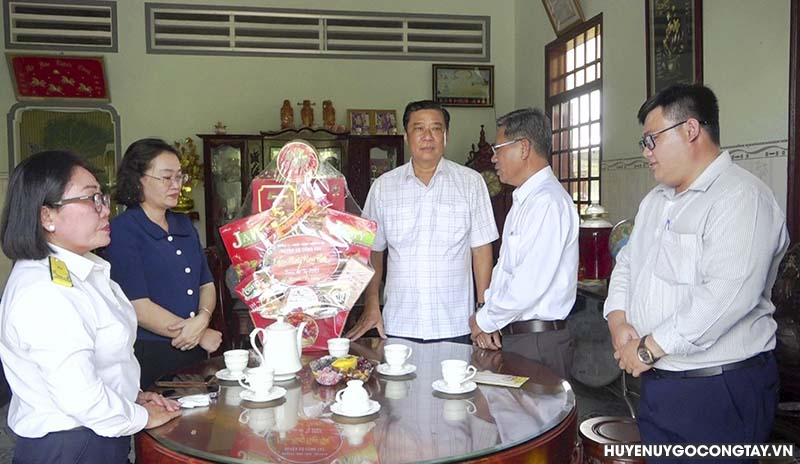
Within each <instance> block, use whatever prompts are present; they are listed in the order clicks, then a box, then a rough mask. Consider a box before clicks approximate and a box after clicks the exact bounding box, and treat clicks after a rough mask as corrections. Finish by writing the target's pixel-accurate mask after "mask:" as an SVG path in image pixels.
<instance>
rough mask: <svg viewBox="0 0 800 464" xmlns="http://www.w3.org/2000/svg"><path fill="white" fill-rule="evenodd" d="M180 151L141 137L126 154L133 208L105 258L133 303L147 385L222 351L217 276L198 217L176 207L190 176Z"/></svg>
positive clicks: (124, 179) (120, 221)
mask: <svg viewBox="0 0 800 464" xmlns="http://www.w3.org/2000/svg"><path fill="white" fill-rule="evenodd" d="M186 180H187V178H186V175H185V174H183V172H182V171H181V163H180V159H179V158H178V152H177V151H176V150H175V148H173V147H172V146H170V145H169V144H167V143H166V142H164V141H163V140H159V139H142V140H138V141H136V142H134V143H133V144H131V145H130V146H129V147H128V149H127V150H126V152H125V156H124V157H123V159H122V163H121V164H120V167H119V172H118V173H117V191H116V194H115V200H116V201H117V202H118V203H120V204H123V205H125V206H127V207H128V208H127V210H126V211H125V212H124V213H122V214H120V215H119V216H117V217H115V218H114V219H113V220H112V221H111V240H112V243H111V245H110V246H109V247H108V248H107V250H106V256H107V258H108V260H109V261H110V262H111V278H112V279H114V280H115V281H116V282H117V283H119V285H120V286H121V287H122V290H123V291H124V292H125V294H126V295H127V296H128V298H129V299H130V300H131V302H132V303H133V307H134V308H135V309H136V316H137V318H138V321H139V331H138V336H137V339H136V344H135V351H136V357H137V358H138V359H139V363H140V364H141V366H142V379H141V381H142V386H143V387H147V386H149V385H151V384H152V383H153V382H154V381H155V380H156V379H157V378H159V377H161V376H163V375H165V374H167V373H169V372H172V371H174V370H175V369H177V368H179V367H182V366H186V365H189V364H192V363H194V362H198V361H201V360H202V359H204V358H205V357H206V353H207V352H213V351H215V350H216V349H217V348H218V347H219V345H220V343H221V341H222V336H221V334H220V332H218V331H216V330H213V329H210V328H208V324H209V322H210V320H211V314H212V313H213V311H214V306H215V303H216V296H215V289H214V282H213V279H212V276H211V272H210V271H209V268H208V263H207V262H206V259H205V254H204V252H203V247H202V246H201V244H200V239H199V237H198V235H197V231H196V230H195V228H194V226H192V223H191V220H190V219H189V217H188V216H186V215H185V214H180V213H174V212H172V211H170V208H173V207H174V206H175V205H177V203H178V195H179V194H180V190H181V187H182V186H183V184H184V182H186Z"/></svg>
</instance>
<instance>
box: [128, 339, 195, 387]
mask: <svg viewBox="0 0 800 464" xmlns="http://www.w3.org/2000/svg"><path fill="white" fill-rule="evenodd" d="M133 352H134V354H135V355H136V359H138V360H139V365H140V366H141V368H142V376H141V383H140V384H139V385H140V386H141V388H142V390H145V389H147V388H148V387H150V386H151V385H153V384H154V383H155V381H156V379H158V378H159V377H162V376H165V375H167V374H170V373H173V372H175V371H176V370H178V369H180V368H182V367H187V366H191V365H192V364H195V363H198V362H201V361H203V360H204V359H207V358H208V354H207V353H206V350H204V349H202V348H200V347H199V346H198V347H196V348H194V349H192V350H189V351H181V350H179V349H177V348H174V347H173V346H172V345H171V344H170V342H168V341H167V342H154V341H147V340H136V343H134V345H133Z"/></svg>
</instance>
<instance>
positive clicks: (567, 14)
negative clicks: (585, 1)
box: [542, 0, 584, 35]
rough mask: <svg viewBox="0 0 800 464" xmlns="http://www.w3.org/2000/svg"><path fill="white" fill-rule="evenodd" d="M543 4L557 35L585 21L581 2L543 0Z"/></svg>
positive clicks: (572, 0)
mask: <svg viewBox="0 0 800 464" xmlns="http://www.w3.org/2000/svg"><path fill="white" fill-rule="evenodd" d="M542 4H544V10H545V11H546V12H547V17H548V18H549V19H550V24H551V25H552V26H553V31H555V33H556V35H561V34H563V33H564V32H565V31H567V30H568V29H570V28H572V26H576V25H578V24H580V23H582V22H583V21H584V18H583V10H581V4H580V1H579V0H542Z"/></svg>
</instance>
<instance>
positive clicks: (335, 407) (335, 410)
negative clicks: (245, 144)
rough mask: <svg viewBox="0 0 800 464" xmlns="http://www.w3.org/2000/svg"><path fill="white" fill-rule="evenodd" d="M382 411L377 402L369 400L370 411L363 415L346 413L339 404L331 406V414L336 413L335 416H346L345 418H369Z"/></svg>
mask: <svg viewBox="0 0 800 464" xmlns="http://www.w3.org/2000/svg"><path fill="white" fill-rule="evenodd" d="M380 410H381V404H380V403H378V402H377V401H374V400H369V409H368V410H367V412H365V413H363V414H350V413H347V412H344V411H343V410H342V407H341V405H340V404H339V403H333V404H331V412H332V413H334V414H338V415H340V416H344V417H364V416H369V415H371V414H375V413H376V412H378V411H380Z"/></svg>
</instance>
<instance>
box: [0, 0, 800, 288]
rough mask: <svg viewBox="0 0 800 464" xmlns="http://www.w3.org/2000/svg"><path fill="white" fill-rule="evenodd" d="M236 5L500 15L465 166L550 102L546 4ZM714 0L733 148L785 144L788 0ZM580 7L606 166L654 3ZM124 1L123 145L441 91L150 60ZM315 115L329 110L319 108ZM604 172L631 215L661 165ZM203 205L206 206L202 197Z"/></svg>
mask: <svg viewBox="0 0 800 464" xmlns="http://www.w3.org/2000/svg"><path fill="white" fill-rule="evenodd" d="M162 1H163V0H162ZM175 3H192V1H191V0H179V1H176V2H175ZM196 3H209V4H224V3H225V2H224V1H220V0H218V1H216V2H213V1H209V2H196ZM235 3H236V4H237V5H244V6H266V7H283V8H286V7H290V8H312V9H336V10H351V11H363V10H364V9H365V8H366V9H369V10H370V11H392V12H401V11H405V12H413V13H417V12H424V13H454V12H458V13H462V14H471V15H489V16H491V18H492V21H491V32H492V34H491V53H492V61H491V64H493V65H494V66H495V102H496V105H495V108H453V109H452V110H451V112H452V115H453V121H452V127H451V134H450V138H449V145H448V156H449V157H450V158H452V159H454V160H457V161H463V160H464V159H465V158H466V156H467V153H468V152H469V150H470V144H472V143H475V142H477V138H478V131H479V127H480V125H481V124H485V125H486V128H487V137H488V139H489V140H492V139H493V135H494V134H493V129H494V120H495V118H496V117H497V116H499V115H502V114H504V113H506V112H508V111H510V110H512V109H514V108H517V107H522V106H543V105H544V69H543V66H544V46H545V44H547V43H548V42H550V41H551V40H553V39H554V38H555V35H554V34H553V30H552V27H551V26H550V23H549V21H548V20H547V17H546V15H545V12H544V9H543V7H542V3H541V2H540V1H537V0H499V1H497V2H485V1H482V0H440V1H438V2H429V1H424V0H407V1H406V2H403V3H398V2H393V1H389V0H373V1H371V2H364V1H362V0H337V1H336V2H329V1H324V0H295V1H291V2H289V1H278V0H235ZM703 3H704V11H703V21H704V34H703V40H704V59H705V62H704V76H705V79H704V80H705V82H706V83H707V84H708V85H710V86H711V87H712V88H713V89H714V90H715V91H716V92H717V94H718V95H719V97H720V102H721V104H720V106H721V123H722V139H723V145H726V146H729V145H741V144H755V143H762V142H767V141H782V140H785V139H786V137H787V117H788V116H787V101H788V100H787V99H788V90H787V88H788V36H789V20H788V17H789V0H705V1H704V2H703ZM581 4H582V6H583V10H584V12H585V16H586V17H587V18H591V17H593V16H595V15H597V14H599V13H601V12H602V13H603V29H604V31H603V40H604V44H603V53H604V72H603V85H604V88H603V107H604V113H603V114H604V125H603V140H604V147H603V151H604V158H605V160H606V164H607V163H608V162H610V161H614V160H628V159H636V158H637V157H639V153H638V151H637V149H636V140H637V139H638V137H639V136H640V128H639V126H638V124H637V122H636V120H635V114H636V111H637V109H638V107H639V105H640V104H641V103H642V101H643V100H644V98H645V50H644V48H645V42H644V4H643V2H641V1H639V0H581ZM117 8H118V15H119V29H120V34H119V53H115V54H107V55H106V65H107V69H108V75H109V83H110V89H111V96H112V105H113V106H114V107H115V108H116V109H117V111H118V112H119V114H120V116H121V120H122V144H123V146H126V145H127V144H129V143H130V142H132V141H133V140H136V139H138V138H141V137H145V136H159V137H163V138H165V139H167V140H177V139H180V138H183V137H186V136H188V135H193V134H197V133H207V132H210V131H211V130H212V126H213V124H214V123H215V122H216V121H217V120H223V121H224V122H225V123H226V124H227V126H228V130H229V132H232V133H234V132H255V131H259V130H269V129H275V128H277V127H278V126H279V110H278V109H279V107H280V104H281V102H282V101H283V99H285V98H288V99H290V100H291V101H294V102H296V101H300V100H302V99H311V100H312V101H316V102H317V104H318V105H320V104H321V101H322V100H324V99H330V100H332V101H333V103H334V106H335V107H336V109H337V122H339V123H341V124H344V123H345V121H344V119H345V114H346V110H347V108H380V109H390V108H394V109H396V110H397V111H398V113H401V112H402V109H403V107H404V106H405V104H406V103H407V102H408V101H409V100H412V99H417V98H428V97H430V94H431V93H430V92H431V63H430V62H424V61H419V62H418V61H391V60H386V61H379V60H378V61H374V60H346V59H308V58H302V59H298V58H265V57H221V56H219V57H214V56H211V57H202V56H173V55H147V54H146V53H145V35H144V0H125V1H119V2H117ZM0 28H2V24H0ZM0 32H2V31H0ZM15 102H16V100H15V99H14V95H13V91H12V89H11V83H10V78H9V74H8V72H0V107H4V108H6V111H8V109H9V108H10V107H11V105H13V104H14V103H15ZM316 116H317V118H318V119H320V118H321V108H320V107H319V106H318V107H317V108H316ZM7 140H8V134H7V133H6V126H5V124H2V125H1V126H0V147H2V149H3V150H2V153H3V155H0V177H4V175H5V174H4V173H5V172H7V170H6V169H5V167H6V156H5V151H6V150H5V147H7ZM770 149H771V148H767V149H766V150H770ZM748 150H749V149H745V150H744V151H745V153H749V152H748ZM758 150H761V151H758ZM758 150H756V149H753V150H750V151H752V152H754V153H755V152H756V151H758V153H761V154H763V153H765V151H764V150H762V149H761V148H758ZM775 150H777V151H775ZM770 153H773V154H774V153H777V156H774V157H773V158H771V159H770V160H769V161H768V162H767V161H763V162H762V161H753V163H751V164H753V166H749V165H748V166H749V167H748V168H751V167H752V168H753V170H754V171H757V172H759V173H760V174H759V175H760V177H762V179H765V181H766V182H767V183H768V184H769V185H770V186H771V187H772V188H773V189H774V190H775V192H776V196H778V198H779V201H781V202H782V204H785V171H786V167H785V164H786V158H785V143H784V144H783V152H781V145H780V143H779V144H778V145H777V148H776V149H774V150H773V151H772V152H770ZM781 153H783V154H782V156H781ZM754 156H756V155H754ZM758 156H761V155H758ZM759 159H760V158H759ZM623 164H624V163H623ZM755 164H757V166H755ZM603 176H604V184H603V193H602V194H603V202H604V203H606V206H607V207H609V209H610V210H611V212H612V218H620V217H627V216H632V215H633V213H635V210H636V206H637V204H638V202H639V200H640V199H641V197H642V195H643V194H644V192H646V190H647V189H648V188H649V186H650V184H651V180H650V174H649V172H647V170H646V169H633V170H629V171H623V170H616V171H615V170H614V169H612V168H609V169H608V170H607V171H604V173H603ZM0 180H2V179H0ZM3 185H4V182H3ZM2 190H3V193H4V189H2ZM198 200H200V201H199V202H198V207H199V208H200V209H201V212H202V199H200V198H198ZM201 230H202V228H201ZM2 266H3V263H2V260H0V278H2V276H4V275H6V274H5V273H4V272H3V267H2ZM5 266H6V268H7V266H8V264H7V263H6V264H5ZM3 280H4V279H3Z"/></svg>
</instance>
